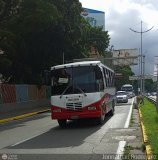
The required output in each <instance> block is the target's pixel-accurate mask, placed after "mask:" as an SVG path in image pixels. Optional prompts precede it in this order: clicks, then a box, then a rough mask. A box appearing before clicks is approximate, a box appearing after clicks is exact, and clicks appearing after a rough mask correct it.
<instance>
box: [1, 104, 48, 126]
mask: <svg viewBox="0 0 158 160" xmlns="http://www.w3.org/2000/svg"><path fill="white" fill-rule="evenodd" d="M49 111H50V107H48V106H39V107H38V108H37V107H35V108H34V107H32V108H25V109H23V110H17V111H15V112H9V113H5V114H1V115H0V123H5V122H9V121H12V120H17V119H21V118H25V117H29V116H32V115H35V114H39V113H42V112H49Z"/></svg>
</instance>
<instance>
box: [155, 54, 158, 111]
mask: <svg viewBox="0 0 158 160" xmlns="http://www.w3.org/2000/svg"><path fill="white" fill-rule="evenodd" d="M155 58H156V78H157V81H156V111H157V112H158V56H155Z"/></svg>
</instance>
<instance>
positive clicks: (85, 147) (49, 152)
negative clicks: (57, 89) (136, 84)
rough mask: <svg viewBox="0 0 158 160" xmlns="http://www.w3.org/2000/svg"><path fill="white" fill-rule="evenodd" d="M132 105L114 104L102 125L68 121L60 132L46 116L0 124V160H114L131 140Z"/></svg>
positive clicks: (54, 122) (48, 116)
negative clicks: (128, 140) (113, 108)
mask: <svg viewBox="0 0 158 160" xmlns="http://www.w3.org/2000/svg"><path fill="white" fill-rule="evenodd" d="M132 102H133V99H129V102H128V104H126V103H124V104H117V106H116V108H115V114H114V116H112V117H110V116H108V117H106V120H105V123H104V124H103V125H97V124H96V123H95V121H92V120H86V121H85V120H81V121H70V122H68V125H67V127H66V128H64V129H62V128H60V127H59V126H58V123H57V121H55V120H53V121H52V120H51V117H50V113H43V114H40V115H36V116H33V117H28V118H25V119H22V120H17V121H13V122H9V123H5V124H0V160H1V159H2V160H3V159H5V158H7V159H11V160H24V159H27V160H28V159H31V160H34V159H35V160H36V159H38V160H45V159H46V160H50V159H51V160H59V159H60V160H61V159H64V160H74V159H77V160H78V159H82V160H84V159H86V160H90V159H94V160H95V159H97V160H99V159H109V157H108V156H112V157H110V158H111V159H114V158H116V157H113V156H114V155H113V154H122V153H123V148H124V146H125V144H126V139H129V138H130V139H132V138H134V137H132V136H129V137H127V136H126V132H128V129H127V128H128V126H129V123H130V114H131V112H132V105H131V103H132ZM111 154H112V155H111ZM116 159H117V158H116Z"/></svg>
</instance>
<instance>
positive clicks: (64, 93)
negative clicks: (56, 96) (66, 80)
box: [60, 84, 72, 98]
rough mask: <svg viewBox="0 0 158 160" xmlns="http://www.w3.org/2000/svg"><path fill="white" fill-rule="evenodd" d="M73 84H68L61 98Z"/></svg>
mask: <svg viewBox="0 0 158 160" xmlns="http://www.w3.org/2000/svg"><path fill="white" fill-rule="evenodd" d="M71 86H72V85H71V84H70V85H68V86H67V87H66V88H65V90H64V91H63V92H62V94H61V95H60V98H62V96H63V95H64V94H65V92H66V91H67V90H68V89H69V88H70V87H71Z"/></svg>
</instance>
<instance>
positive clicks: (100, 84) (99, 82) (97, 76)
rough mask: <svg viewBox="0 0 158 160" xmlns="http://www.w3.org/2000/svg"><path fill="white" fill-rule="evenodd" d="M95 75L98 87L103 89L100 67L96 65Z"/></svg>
mask: <svg viewBox="0 0 158 160" xmlns="http://www.w3.org/2000/svg"><path fill="white" fill-rule="evenodd" d="M95 76H96V82H97V84H98V85H99V89H100V90H103V89H104V80H103V74H102V72H101V68H99V67H98V66H96V67H95Z"/></svg>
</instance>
